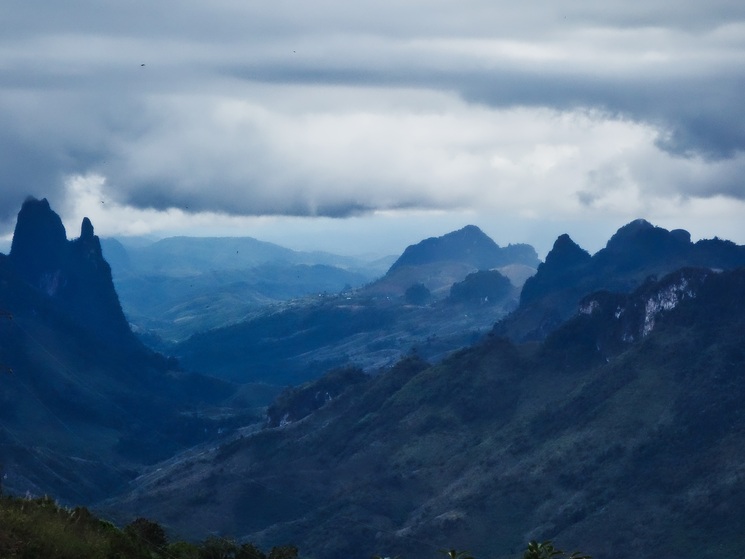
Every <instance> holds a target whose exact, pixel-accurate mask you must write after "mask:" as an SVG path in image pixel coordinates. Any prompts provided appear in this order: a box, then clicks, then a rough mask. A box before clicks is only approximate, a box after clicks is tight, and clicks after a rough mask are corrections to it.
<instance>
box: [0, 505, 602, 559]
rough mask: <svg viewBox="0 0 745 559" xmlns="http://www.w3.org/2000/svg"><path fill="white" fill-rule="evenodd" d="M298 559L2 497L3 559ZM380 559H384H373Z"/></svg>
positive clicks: (543, 553)
mask: <svg viewBox="0 0 745 559" xmlns="http://www.w3.org/2000/svg"><path fill="white" fill-rule="evenodd" d="M442 553H444V554H445V555H446V556H447V557H448V558H449V559H474V558H473V557H472V556H471V555H470V554H469V553H468V552H467V551H457V550H455V549H450V550H443V551H442ZM38 557H44V558H45V559H297V558H298V548H297V547H295V546H293V545H283V546H276V547H273V548H272V549H271V550H270V551H269V553H268V554H267V553H264V552H263V551H261V550H260V549H259V548H258V547H256V546H255V545H254V544H252V543H243V544H238V543H236V542H235V541H233V540H230V539H227V538H222V537H216V536H210V537H209V538H207V539H206V540H204V541H203V542H201V543H199V544H193V543H188V542H183V541H178V542H169V541H168V537H167V535H166V533H165V530H163V528H162V526H160V525H159V524H158V523H156V522H153V521H151V520H147V519H145V518H137V519H136V520H134V521H132V522H130V523H129V524H128V525H127V526H125V527H124V529H119V528H117V527H116V526H114V525H113V524H112V523H111V522H108V521H106V520H101V519H99V518H97V517H96V516H94V515H93V514H92V513H91V512H90V511H89V510H88V509H87V508H85V507H75V508H66V507H62V506H60V505H59V504H57V502H55V501H54V500H53V499H51V498H49V497H41V498H37V499H28V498H18V497H10V496H2V495H0V558H2V559H31V558H38ZM554 558H556V559H560V558H566V559H591V558H590V556H588V555H581V554H579V553H578V552H575V553H572V554H568V553H565V552H563V551H561V550H558V549H556V548H555V547H554V546H553V544H552V543H551V542H543V543H538V542H535V541H532V542H530V543H529V544H528V547H527V549H526V551H525V553H524V554H523V559H554ZM375 559H380V558H377V557H376V558H375Z"/></svg>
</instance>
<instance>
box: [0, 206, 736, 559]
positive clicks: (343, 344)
mask: <svg viewBox="0 0 745 559" xmlns="http://www.w3.org/2000/svg"><path fill="white" fill-rule="evenodd" d="M165 241H167V242H164V241H161V245H160V246H157V247H154V245H140V246H139V247H138V246H134V245H131V246H126V245H125V244H122V243H119V242H118V241H114V240H103V241H100V240H99V239H98V237H97V236H95V234H94V232H93V225H92V224H91V223H90V221H89V220H84V222H83V224H82V227H81V233H80V237H78V238H76V239H73V240H68V239H67V236H66V232H65V231H64V227H62V226H61V221H60V220H59V217H58V216H56V214H55V213H54V212H53V211H52V209H51V208H50V207H49V204H48V203H47V201H46V200H42V201H39V200H30V201H27V203H26V204H24V206H23V208H22V209H21V212H20V213H19V217H18V225H17V228H16V234H15V236H14V240H13V244H12V246H11V250H10V253H9V255H8V256H5V255H2V256H0V305H1V306H2V309H3V311H4V313H5V314H4V315H3V317H0V363H2V364H3V366H4V367H5V368H6V369H7V372H5V373H4V374H2V373H0V382H1V383H2V384H0V386H1V387H2V393H1V396H2V407H0V437H2V438H1V439H0V444H2V449H3V454H2V460H1V461H2V466H3V472H4V476H5V477H4V480H3V488H4V490H5V491H7V492H10V493H12V494H18V495H23V494H26V493H27V492H28V494H30V495H42V494H45V493H46V494H51V495H52V496H53V497H54V498H56V499H59V500H61V501H62V502H64V503H69V504H71V505H72V504H84V505H86V506H91V507H92V508H93V509H94V510H95V511H96V512H97V513H98V514H100V515H102V516H103V517H105V518H109V519H112V520H114V521H115V522H116V523H117V524H119V525H121V526H124V525H126V524H127V523H129V522H131V521H132V519H133V518H136V517H141V516H144V517H147V518H149V519H152V520H153V521H156V522H158V523H159V524H160V525H162V526H163V527H164V528H165V530H166V532H167V533H168V534H170V535H172V536H173V537H174V538H183V539H187V540H192V541H196V540H203V539H204V538H205V537H207V536H208V535H210V534H212V535H215V534H217V535H220V536H227V537H230V538H236V539H237V540H239V541H241V542H249V541H250V542H253V543H255V544H256V545H258V546H259V547H261V548H262V549H270V548H272V547H273V546H278V545H282V544H287V543H292V544H294V545H297V546H298V547H299V549H300V555H301V557H306V556H307V557H324V558H330V559H336V558H341V557H346V556H349V555H359V554H360V550H364V553H365V554H366V555H373V554H380V556H397V555H398V556H403V557H415V556H421V555H432V556H434V555H436V554H437V552H438V550H441V549H453V548H455V549H468V550H469V552H470V553H472V554H473V555H474V556H476V557H484V556H487V555H488V556H491V557H494V558H495V559H507V558H508V557H515V556H516V555H517V554H518V553H520V551H521V550H522V549H524V545H525V542H527V541H529V540H538V541H545V540H549V539H550V540H553V541H556V542H557V543H558V544H559V546H561V547H569V546H574V547H576V548H580V549H582V550H583V551H585V552H588V553H590V554H591V555H593V556H596V557H607V558H609V559H622V558H624V557H631V556H633V557H639V558H641V559H646V558H649V559H652V558H657V557H667V556H670V557H672V556H674V557H681V558H685V559H688V558H691V559H692V558H693V557H696V558H697V559H698V558H712V559H713V558H714V557H722V556H726V555H727V554H732V553H734V552H735V551H734V550H736V549H739V548H740V547H739V546H742V545H743V544H745V541H744V540H743V536H742V534H741V533H740V531H739V528H738V525H737V523H736V522H734V521H733V519H736V518H741V517H742V516H743V515H744V514H745V492H744V491H743V489H742V483H741V482H742V479H743V475H744V474H743V470H742V464H743V463H745V438H744V437H743V435H742V433H743V432H745V431H744V430H743V428H745V423H743V422H745V409H743V406H744V405H745V404H743V402H745V352H743V348H745V339H743V335H744V334H743V333H745V302H744V301H745V298H744V297H743V294H744V293H745V275H744V272H743V270H745V268H744V266H745V247H743V246H739V245H736V244H734V243H731V242H729V241H724V240H720V239H712V240H702V241H697V242H692V241H691V238H690V235H689V234H688V233H687V232H686V231H683V230H672V231H668V230H666V229H663V228H660V227H656V226H654V225H652V224H650V223H648V222H646V221H644V220H637V221H634V222H631V223H629V224H628V225H626V226H624V227H623V228H621V229H620V230H619V231H618V232H617V233H616V234H615V235H613V236H612V237H611V239H610V240H609V241H608V243H607V245H606V246H605V248H603V249H602V250H600V251H598V252H597V253H595V254H592V255H591V254H589V253H588V252H587V251H585V250H583V249H582V248H581V247H579V246H578V245H577V244H576V243H574V241H573V240H572V239H571V238H570V237H569V236H568V235H562V236H560V237H559V238H558V239H557V240H556V242H555V244H554V246H553V249H552V250H551V251H550V252H549V254H548V255H547V257H546V259H545V261H544V262H540V261H539V260H538V257H537V255H536V253H535V251H534V250H533V249H532V247H530V246H529V245H521V244H517V245H509V246H507V247H499V246H498V245H496V243H494V242H493V241H492V240H491V239H489V238H488V237H487V236H486V235H485V234H483V232H482V231H481V230H480V229H478V228H477V227H475V226H467V227H464V228H463V229H459V230H457V231H453V232H452V233H448V234H446V235H443V236H441V237H433V238H428V239H424V240H422V241H420V242H418V243H415V244H412V245H411V246H409V247H408V248H407V249H406V250H405V251H404V253H403V254H402V255H400V256H399V257H398V258H388V259H384V260H379V261H370V260H368V261H364V260H360V259H353V258H348V257H343V258H342V257H335V256H333V255H329V254H325V253H297V252H293V251H288V250H287V249H282V248H281V247H278V246H276V245H270V244H268V243H262V242H260V241H257V240H255V239H249V238H243V239H212V240H202V241H199V240H195V239H188V238H178V239H174V240H170V241H169V240H165ZM157 244H158V243H155V245H157ZM190 251H193V258H192V257H191V254H190ZM236 254H238V255H239V256H236ZM109 260H110V261H111V267H109V263H108V261H109ZM120 301H121V303H120ZM133 330H134V332H135V333H136V335H135V333H133Z"/></svg>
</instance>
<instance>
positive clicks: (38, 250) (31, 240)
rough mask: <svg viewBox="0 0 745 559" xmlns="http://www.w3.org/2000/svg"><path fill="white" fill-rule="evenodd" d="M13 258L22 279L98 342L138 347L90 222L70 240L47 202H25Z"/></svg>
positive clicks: (18, 225) (15, 233)
mask: <svg viewBox="0 0 745 559" xmlns="http://www.w3.org/2000/svg"><path fill="white" fill-rule="evenodd" d="M9 258H10V262H11V263H12V265H13V267H14V268H15V270H16V272H17V273H18V275H20V276H21V277H22V278H23V279H24V280H25V281H26V282H27V283H29V284H30V285H31V286H32V287H34V288H36V289H38V290H40V291H41V292H43V293H44V294H46V295H47V296H48V297H49V298H50V299H51V300H52V301H54V303H55V304H56V305H58V306H59V307H60V308H61V309H62V310H63V311H64V312H65V313H66V314H67V315H68V316H69V317H70V318H72V319H73V320H74V321H75V322H76V323H77V324H79V325H80V326H81V327H83V328H85V329H86V330H88V331H89V332H90V333H92V334H93V335H94V336H95V337H97V338H99V339H101V340H103V341H106V342H109V343H115V344H117V345H119V346H122V345H124V346H133V347H134V346H139V342H138V341H137V339H136V338H135V336H134V335H133V334H132V332H131V330H130V328H129V324H128V323H127V320H126V318H125V317H124V313H123V311H122V308H121V305H120V303H119V298H118V296H117V294H116V291H115V289H114V283H113V281H112V278H111V268H110V267H109V265H108V263H107V262H106V260H104V257H103V254H102V252H101V243H100V241H99V239H98V237H97V236H96V235H95V234H94V230H93V224H92V223H91V221H90V220H89V219H88V218H87V217H86V218H85V219H83V223H82V225H81V229H80V237H79V238H77V239H74V240H67V234H66V231H65V227H64V225H63V224H62V220H61V219H60V217H59V215H57V214H56V213H55V212H54V211H53V210H52V209H51V207H50V206H49V202H48V201H47V200H46V199H43V200H36V199H34V198H29V199H27V200H26V201H25V202H24V204H23V206H22V207H21V211H20V212H19V213H18V220H17V222H16V228H15V231H14V234H13V242H12V245H11V250H10V255H9Z"/></svg>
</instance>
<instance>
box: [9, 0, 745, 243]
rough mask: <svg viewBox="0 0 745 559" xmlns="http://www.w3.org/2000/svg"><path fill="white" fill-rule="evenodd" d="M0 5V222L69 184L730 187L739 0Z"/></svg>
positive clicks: (444, 199) (393, 204)
mask: <svg viewBox="0 0 745 559" xmlns="http://www.w3.org/2000/svg"><path fill="white" fill-rule="evenodd" d="M14 4H15V5H14V6H13V9H12V10H9V13H7V14H4V16H3V18H0V169H1V171H0V221H2V222H4V223H5V227H4V229H5V230H7V229H8V227H10V225H11V224H10V219H11V218H12V215H13V214H14V213H15V212H16V211H17V208H18V206H19V204H20V202H21V201H22V200H23V199H24V198H25V197H26V195H28V194H34V195H36V196H46V197H48V198H50V201H52V202H53V203H55V204H56V205H59V206H61V207H64V208H66V211H67V212H68V214H69V215H73V214H74V215H77V214H78V213H79V212H80V211H81V210H82V207H81V206H80V204H82V202H81V198H80V196H79V194H80V187H79V185H80V184H81V182H80V181H83V182H85V181H86V180H88V181H89V182H90V181H93V182H92V183H95V184H97V187H96V188H97V193H98V194H99V195H100V198H101V202H106V203H107V204H109V207H117V208H120V209H121V210H122V211H131V210H135V209H138V208H139V209H141V210H148V209H152V210H159V211H164V212H165V211H166V210H169V209H171V210H172V211H173V210H174V209H180V210H181V211H182V212H185V213H187V214H188V213H199V212H213V213H217V214H219V213H224V214H230V215H236V216H240V215H253V216H257V215H289V216H329V217H345V216H353V215H361V214H366V213H370V212H380V211H390V210H394V211H395V210H399V211H404V210H406V211H412V210H459V211H481V210H488V211H490V212H491V213H492V214H493V215H499V212H500V211H501V212H504V213H505V215H506V214H507V213H509V214H510V215H513V216H514V215H522V216H525V217H528V218H543V217H546V216H549V215H550V216H553V217H555V218H560V219H570V218H571V217H572V216H577V215H581V214H583V213H585V214H586V213H587V212H594V213H595V214H597V215H602V214H603V213H606V214H610V215H615V216H627V215H629V216H635V215H642V214H644V213H645V212H650V211H651V212H653V211H654V210H655V209H656V208H657V209H658V208H659V207H660V204H668V205H676V206H677V207H680V205H681V204H687V203H689V201H691V200H693V201H694V202H695V201H696V200H720V199H733V200H744V199H745V188H744V187H743V183H742V180H741V177H742V176H743V172H744V171H745V105H744V104H743V103H742V101H741V92H742V91H745V5H741V3H736V2H732V1H723V0H720V1H715V2H709V3H706V4H702V3H700V2H692V1H691V2H689V1H684V2H679V3H676V5H675V6H672V7H671V5H670V3H669V2H663V1H661V0H659V1H651V2H646V3H644V4H643V5H641V4H640V5H633V4H631V5H630V4H629V3H627V2H620V1H615V0H614V1H611V2H605V3H602V4H597V5H592V6H588V5H587V3H586V2H579V1H572V0H561V1H557V2H551V3H545V2H537V1H535V0H533V1H528V2H523V3H520V4H519V5H517V4H515V3H511V2H494V1H476V2H468V3H456V2H450V1H445V0H439V1H431V0H430V1H428V2H423V1H408V2H393V1H382V2H365V1H363V2H355V3H349V2H346V3H343V2H338V0H336V1H333V2H332V1H330V0H325V1H324V0H322V1H319V2H314V3H312V4H309V3H302V2H297V1H289V0H285V1H282V0H280V1H278V2H273V3H271V4H269V5H267V4H259V3H251V2H233V1H229V0H220V1H216V2H211V3H209V4H207V3H204V2H196V1H183V0H181V1H179V2H175V1H172V0H164V1H162V2H157V3H152V2H144V1H129V2H123V1H114V2H107V3H106V4H105V6H104V7H102V5H101V4H100V3H98V2H91V1H83V0H73V1H70V2H64V3H58V2H51V1H48V0H47V1H40V0H30V1H28V2H23V3H14ZM86 177H87V178H86ZM75 181H78V182H75ZM75 185H78V186H75ZM86 200H88V198H86ZM738 203H739V202H738ZM127 208H129V209H127ZM111 215H112V216H113V215H114V214H111ZM117 215H119V216H120V215H121V214H117ZM143 215H144V214H143ZM147 215H149V216H150V217H151V218H152V219H153V220H157V219H158V216H160V218H163V216H164V215H165V214H159V213H157V212H154V213H150V214H147ZM647 215H648V213H647ZM557 216H558V217H557ZM102 219H104V220H105V215H102ZM112 219H113V217H112Z"/></svg>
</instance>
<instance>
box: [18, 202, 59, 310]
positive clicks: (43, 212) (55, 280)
mask: <svg viewBox="0 0 745 559" xmlns="http://www.w3.org/2000/svg"><path fill="white" fill-rule="evenodd" d="M66 245H67V233H66V232H65V226H64V225H62V220H61V219H60V217H59V216H58V215H57V214H56V213H54V212H53V211H52V209H51V208H50V207H49V202H47V200H46V199H43V200H36V199H34V198H29V199H28V200H26V202H24V204H23V207H22V208H21V211H20V212H19V213H18V221H17V222H16V228H15V232H14V233H13V243H12V245H11V248H10V259H11V262H13V265H14V266H15V268H16V271H17V272H18V273H19V275H20V276H21V277H22V278H23V279H25V280H26V281H27V282H28V283H30V284H32V285H33V286H34V287H36V288H38V289H41V290H43V291H46V292H47V293H48V294H49V295H54V294H55V293H56V291H57V289H58V287H59V273H60V269H61V266H62V259H63V255H64V252H65V248H66Z"/></svg>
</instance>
